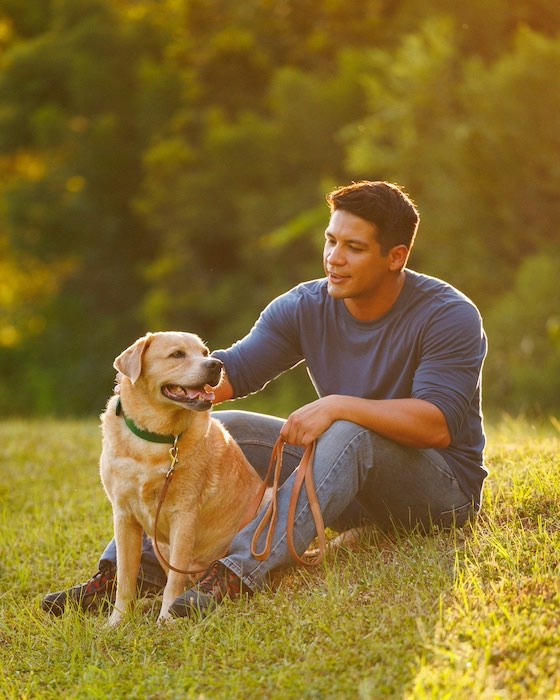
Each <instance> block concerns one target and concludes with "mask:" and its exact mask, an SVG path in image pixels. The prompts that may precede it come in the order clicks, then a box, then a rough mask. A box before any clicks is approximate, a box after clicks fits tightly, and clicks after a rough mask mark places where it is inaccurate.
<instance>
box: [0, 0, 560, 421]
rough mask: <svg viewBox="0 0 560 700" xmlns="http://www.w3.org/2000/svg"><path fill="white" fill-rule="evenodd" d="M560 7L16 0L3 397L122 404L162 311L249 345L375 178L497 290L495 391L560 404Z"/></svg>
mask: <svg viewBox="0 0 560 700" xmlns="http://www.w3.org/2000/svg"><path fill="white" fill-rule="evenodd" d="M458 5H460V7H459V6H458ZM559 8H560V6H557V4H555V3H548V2H545V0H542V2H541V1H537V0H520V1H519V2H516V3H510V2H509V1H508V0H484V1H483V0H473V2H471V3H467V4H464V3H463V4H458V3H455V2H451V0H429V1H428V2H425V1H422V2H419V0H398V1H395V0H391V1H389V0H373V1H372V2H367V3H364V2H361V1H360V2H359V1H358V0H247V2H243V3H232V2H230V0H143V1H142V2H138V1H137V0H28V2H26V3H20V2H16V1H14V0H0V222H1V228H0V252H1V254H2V259H1V261H0V275H1V282H0V373H1V374H0V385H1V387H2V392H1V396H2V398H0V412H2V413H4V414H9V413H21V414H23V413H53V414H54V413H60V414H64V413H89V412H92V411H98V410H100V409H101V407H102V406H103V403H104V400H105V397H106V395H107V394H108V393H109V391H110V389H111V384H112V369H111V365H112V360H113V358H114V357H115V356H116V355H117V354H118V353H119V352H120V351H121V350H122V349H123V348H124V347H125V346H126V345H128V344H129V343H130V342H131V341H132V340H134V339H135V337H137V336H138V335H140V334H142V333H144V332H145V331H146V330H158V329H164V328H172V327H175V328H184V329H188V330H192V331H195V332H197V333H200V334H201V335H202V336H203V337H204V338H205V339H206V340H208V341H209V342H210V344H211V346H212V347H217V346H221V345H225V344H228V343H230V342H232V341H234V340H235V339H237V338H238V337H239V336H240V335H242V334H243V333H245V332H246V331H247V330H248V328H249V327H250V325H251V324H252V322H253V321H254V319H255V318H256V316H257V314H258V313H259V311H260V310H261V309H262V308H263V307H264V305H265V304H266V303H267V302H268V301H269V300H270V299H271V298H272V297H273V296H275V295H276V294H278V293H280V292H282V291H284V290H285V289H287V288H288V287H289V286H291V285H292V284H295V283H297V282H298V281H301V280H302V279H309V278H311V277H316V276H320V275H321V274H322V269H321V261H320V250H321V245H322V230H323V228H324V225H325V222H326V218H327V213H328V212H327V209H326V207H325V205H324V194H325V193H326V192H327V191H328V190H329V189H330V188H331V187H332V186H334V185H338V184H343V183H346V182H349V181H351V180H356V179H360V178H364V177H366V178H373V179H375V178H385V179H389V180H392V181H395V182H399V183H401V184H403V185H404V186H405V187H406V189H408V191H409V192H410V193H411V194H412V195H413V197H414V198H415V200H416V201H417V203H418V205H419V207H420V210H421V216H422V224H421V232H420V235H419V238H418V242H417V244H416V248H415V251H414V254H413V258H412V265H413V266H414V267H416V268H417V269H420V270H421V271H424V272H427V273H429V274H434V275H436V276H441V277H444V278H446V279H448V280H449V281H451V282H453V283H455V284H457V285H458V286H459V287H461V288H462V289H463V290H464V291H465V292H466V293H468V294H469V295H470V296H471V297H472V298H473V299H474V301H475V302H476V303H477V304H478V305H479V306H480V308H481V309H482V310H483V312H484V314H485V316H486V318H487V329H488V332H489V335H490V347H491V352H490V356H489V358H488V363H487V376H488V381H487V382H486V396H487V400H488V402H489V404H490V405H495V406H497V407H499V406H500V405H501V404H502V403H504V402H505V401H507V406H504V407H505V408H507V409H509V410H516V409H527V410H529V409H531V408H538V409H539V410H543V411H550V410H557V409H558V406H559V399H558V396H560V393H559V392H558V391H552V390H550V387H551V382H550V381H548V379H547V377H549V376H550V373H551V372H553V371H555V368H556V369H557V362H558V358H557V352H558V346H557V344H555V343H556V341H554V342H553V341H551V340H550V338H553V339H554V338H555V337H556V336H555V333H556V331H555V330H554V329H555V328H556V326H555V323H556V321H555V320H554V319H555V318H556V317H557V311H555V309H554V308H551V307H550V304H551V300H552V299H554V298H555V297H554V293H553V289H554V281H555V280H554V274H553V273H552V272H551V269H552V268H551V267H550V265H549V266H548V267H546V261H547V260H550V261H552V260H557V259H558V255H559V248H560V236H559V234H558V230H557V224H556V222H557V221H559V220H560V216H559V215H560V211H559V208H560V203H559V200H558V197H557V192H558V191H559V189H560V168H559V166H558V154H559V152H560V128H559V127H560V123H559V119H560V117H559V116H558V115H559V114H560V88H559V87H558V80H557V75H558V72H559V69H560V36H559V30H560V9H559ZM532 275H535V276H537V277H539V279H540V280H541V281H542V282H543V283H542V284H540V283H539V284H536V283H535V284H534V285H531V276H532ZM544 280H548V282H547V283H546V284H545V283H544ZM529 292H530V294H529ZM525 298H527V299H529V300H530V306H531V308H533V307H534V308H535V309H539V310H541V311H542V313H540V312H539V313H536V314H535V317H538V318H539V321H538V323H537V322H535V324H534V325H531V331H530V336H531V338H532V340H531V343H532V345H531V347H532V348H533V350H531V353H530V357H531V358H533V359H534V362H530V363H528V364H527V363H526V362H525V361H521V360H520V357H521V358H522V359H523V358H525V359H527V357H528V356H527V354H526V352H525V350H526V349H527V347H529V345H528V341H526V338H527V332H528V331H527V322H526V319H525V317H524V316H523V314H522V313H516V309H517V308H518V306H520V307H523V308H524V309H527V308H528V306H527V303H526V302H525V301H524V299H525ZM555 303H556V302H555ZM544 309H546V313H545V311H544ZM506 317H507V319H509V320H507V322H506V320H505V319H506ZM551 328H552V330H551ZM551 334H552V335H551ZM492 348H495V351H493V350H492ZM515 348H517V349H518V350H519V348H525V350H519V352H520V353H521V355H519V352H518V350H515ZM516 353H517V354H516ZM523 353H525V354H523ZM555 363H556V364H555ZM557 374H558V373H557ZM303 384H304V382H302V381H301V374H298V375H297V376H296V378H295V379H294V380H292V381H291V382H290V380H289V379H287V380H285V381H284V383H283V384H282V385H281V388H280V389H279V390H278V391H277V393H276V395H274V397H273V398H274V401H275V402H276V403H275V406H273V407H269V410H277V411H278V412H283V411H284V412H285V411H286V410H289V408H290V407H292V406H293V405H297V403H298V402H301V401H303V400H306V399H307V398H309V396H310V393H309V389H308V388H304V387H303V386H302V385H303Z"/></svg>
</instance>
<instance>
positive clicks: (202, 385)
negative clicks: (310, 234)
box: [114, 331, 223, 411]
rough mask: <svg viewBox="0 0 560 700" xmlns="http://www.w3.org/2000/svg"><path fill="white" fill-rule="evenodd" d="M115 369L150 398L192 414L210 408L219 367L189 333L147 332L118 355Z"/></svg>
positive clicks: (199, 341) (220, 370)
mask: <svg viewBox="0 0 560 700" xmlns="http://www.w3.org/2000/svg"><path fill="white" fill-rule="evenodd" d="M114 367H115V369H116V370H117V371H118V372H120V373H121V375H123V376H124V377H127V378H128V379H129V380H130V382H131V384H132V385H137V387H138V389H140V390H142V391H146V392H148V393H149V394H150V395H151V397H152V398H154V399H157V400H161V401H163V402H166V403H167V402H171V403H174V404H176V405H180V406H182V407H184V408H188V409H191V410H193V411H207V410H209V409H210V408H211V407H212V401H213V400H214V394H213V392H212V387H215V386H216V385H217V384H219V382H220V379H221V376H222V367H223V364H222V362H221V360H218V359H217V358H214V357H209V352H208V348H207V347H206V346H205V345H204V343H203V342H202V340H201V339H200V338H199V337H198V336H197V335H194V334H192V333H182V332H179V331H165V332H161V333H148V334H147V335H145V336H143V337H142V338H139V339H138V340H137V341H136V342H135V343H133V344H132V345H131V346H130V347H129V348H127V349H126V350H125V351H124V352H122V353H121V354H120V355H119V356H118V357H117V358H116V360H115V362H114Z"/></svg>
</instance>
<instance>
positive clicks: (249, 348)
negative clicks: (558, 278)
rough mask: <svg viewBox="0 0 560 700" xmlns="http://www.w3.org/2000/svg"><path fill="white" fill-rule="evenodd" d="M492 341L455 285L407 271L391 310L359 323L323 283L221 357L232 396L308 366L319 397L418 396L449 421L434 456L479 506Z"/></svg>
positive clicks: (277, 304) (280, 307)
mask: <svg viewBox="0 0 560 700" xmlns="http://www.w3.org/2000/svg"><path fill="white" fill-rule="evenodd" d="M486 349H487V343H486V336H485V333H484V330H483V327H482V320H481V318H480V314H479V312H478V310H477V308H476V307H475V305H474V304H473V303H472V302H471V301H470V300H469V299H468V298H467V297H466V296H464V295H463V294H461V293H460V292H459V291H457V290H456V289H455V288H453V287H452V286H451V285H449V284H447V283H445V282H442V281H441V280H438V279H435V278H433V277H429V276H427V275H421V274H418V273H416V272H413V271H411V270H406V280H405V284H404V287H403V289H402V291H401V293H400V295H399V297H398V299H397V301H396V302H395V303H394V304H393V306H392V307H391V309H390V310H389V311H388V313H387V314H385V315H384V316H383V317H382V318H379V319H377V320H375V321H371V322H361V321H358V320H356V319H355V318H354V317H353V316H352V315H351V314H350V313H349V311H348V310H347V309H346V306H345V305H344V302H343V301H342V300H337V299H333V298H332V297H331V296H329V294H328V292H327V282H326V280H325V279H320V280H313V281H311V282H304V283H303V284H300V285H298V286H297V287H295V288H293V289H292V290H290V291H289V292H287V293H285V294H283V295H281V296H279V297H277V298H276V299H274V300H273V301H272V302H271V303H270V304H269V305H268V306H267V307H266V309H265V310H264V311H263V312H262V314H261V315H260V317H259V319H258V320H257V322H256V324H255V325H254V326H253V328H252V329H251V331H250V332H249V334H248V335H247V336H245V337H244V338H243V339H242V340H240V341H238V342H237V343H235V344H234V345H233V346H232V347H230V348H229V349H227V350H218V351H216V352H215V353H213V354H214V355H215V356H216V357H219V358H220V359H221V360H223V362H224V364H225V367H226V371H227V374H228V378H229V380H230V382H231V384H232V386H233V389H234V393H235V396H236V397H240V396H246V395H247V394H250V393H253V392H256V391H259V390H260V389H262V388H263V387H264V386H265V385H266V384H267V383H268V382H269V381H270V380H272V379H274V378H275V377H277V376H278V375H279V374H281V373H282V372H284V371H286V370H287V369H290V368H292V367H294V366H295V365H297V364H298V363H300V362H302V361H304V362H305V363H306V365H307V370H308V373H309V376H310V378H311V381H312V382H313V385H314V386H315V389H316V391H317V394H318V395H319V396H320V397H322V396H327V395H329V394H344V395H347V396H357V397H361V398H365V399H402V398H417V399H423V400H425V401H429V402H430V403H432V404H434V405H435V406H437V407H438V408H439V409H440V410H441V411H442V412H443V415H444V416H445V419H446V421H447V425H448V427H449V432H450V434H451V444H450V445H449V447H447V448H445V449H440V450H438V451H439V452H440V453H441V454H442V455H443V457H444V458H445V459H446V461H447V462H448V464H449V465H450V466H451V468H452V469H453V471H454V473H455V475H456V477H457V480H458V481H459V484H460V485H461V488H462V489H463V490H464V492H465V494H466V495H467V496H469V497H472V498H474V500H475V502H476V503H477V504H478V502H479V498H480V491H481V487H482V482H483V480H484V478H485V476H486V475H487V471H486V469H485V467H484V458H483V451H484V445H485V436H484V430H483V423H482V410H481V403H480V399H481V371H482V365H483V362H484V358H485V355H486Z"/></svg>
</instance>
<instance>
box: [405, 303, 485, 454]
mask: <svg viewBox="0 0 560 700" xmlns="http://www.w3.org/2000/svg"><path fill="white" fill-rule="evenodd" d="M486 350H487V343H486V336H485V334H484V330H483V327H482V320H481V318H480V314H479V313H478V310H477V309H476V307H474V306H473V305H472V304H469V303H468V302H459V303H449V304H446V305H445V306H443V307H442V308H440V309H439V310H438V312H437V313H436V314H435V315H434V316H433V317H432V319H431V320H430V322H429V323H428V324H427V326H426V327H425V329H424V333H423V338H422V342H421V357H420V359H419V364H418V367H417V369H416V372H415V375H414V380H413V386H412V397H413V398H418V399H423V400H425V401H429V402H430V403H432V404H434V405H435V406H437V407H438V408H439V409H440V410H441V411H442V413H443V414H444V416H445V419H446V421H447V425H448V427H449V431H450V434H451V438H452V440H453V439H454V438H455V437H456V436H457V434H458V432H459V430H460V428H461V426H462V424H463V421H464V419H465V416H466V414H467V412H468V410H469V409H470V407H471V406H472V404H473V399H474V397H475V395H476V393H477V392H478V391H480V382H481V373H482V365H483V363H484V358H485V356H486Z"/></svg>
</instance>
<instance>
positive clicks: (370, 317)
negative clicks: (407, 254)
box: [344, 269, 406, 323]
mask: <svg viewBox="0 0 560 700" xmlns="http://www.w3.org/2000/svg"><path fill="white" fill-rule="evenodd" d="M405 280H406V272H405V270H404V269H403V270H401V271H400V272H399V274H398V275H397V276H396V277H395V278H394V281H393V283H392V284H390V285H387V286H385V287H384V288H383V289H382V290H380V291H379V293H378V294H376V295H375V296H372V297H365V298H361V297H356V298H349V299H344V305H345V306H346V308H347V309H348V311H349V312H350V313H351V314H352V316H353V317H354V318H355V319H356V320H357V321H361V322H362V323H368V322H370V321H377V319H379V318H381V317H383V316H385V314H386V313H388V312H389V311H390V309H391V308H392V306H393V304H394V303H395V302H396V301H397V299H398V298H399V296H400V293H401V291H402V289H403V287H404V283H405Z"/></svg>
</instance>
